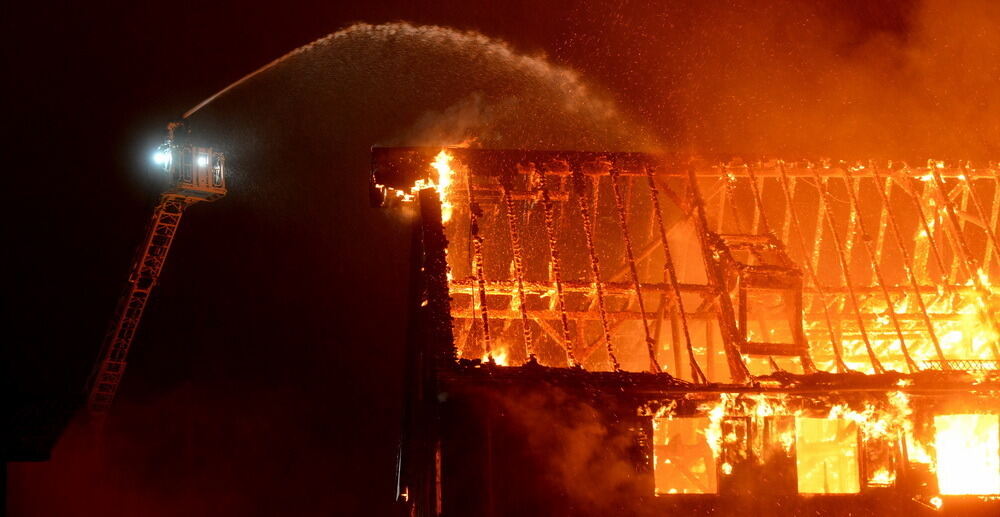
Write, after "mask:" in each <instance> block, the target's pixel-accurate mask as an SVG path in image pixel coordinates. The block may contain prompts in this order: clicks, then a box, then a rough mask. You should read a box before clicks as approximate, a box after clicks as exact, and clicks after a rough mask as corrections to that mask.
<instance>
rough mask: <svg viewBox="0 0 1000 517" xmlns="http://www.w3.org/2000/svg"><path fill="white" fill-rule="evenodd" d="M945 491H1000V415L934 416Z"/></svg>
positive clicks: (940, 478) (939, 469) (940, 476)
mask: <svg viewBox="0 0 1000 517" xmlns="http://www.w3.org/2000/svg"><path fill="white" fill-rule="evenodd" d="M934 428H935V436H934V444H935V448H936V449H937V477H938V487H939V489H940V492H941V493H942V494H983V495H988V494H1000V450H998V448H1000V415H977V414H970V415H937V416H935V417H934Z"/></svg>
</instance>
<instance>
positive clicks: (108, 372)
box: [87, 194, 193, 414]
mask: <svg viewBox="0 0 1000 517" xmlns="http://www.w3.org/2000/svg"><path fill="white" fill-rule="evenodd" d="M192 203H193V202H192V201H191V200H188V199H186V198H184V197H182V196H177V195H173V194H165V195H163V196H162V197H161V198H160V202H159V204H158V205H157V206H156V209H155V210H154V211H153V219H152V221H151V222H150V224H149V227H148V230H147V232H146V239H145V242H144V244H143V246H142V247H141V248H140V249H139V252H138V254H137V255H136V260H135V262H134V263H133V266H132V274H131V276H130V277H129V283H128V287H127V289H126V292H125V294H124V295H123V296H122V298H121V299H120V300H119V302H118V308H117V310H116V311H115V317H114V319H113V320H112V325H111V327H110V328H109V329H108V333H107V335H106V336H105V338H104V344H103V346H102V348H101V359H100V362H99V364H98V368H97V369H96V371H95V372H94V377H93V379H92V381H91V388H90V393H89V396H88V400H87V408H88V409H89V410H90V412H91V413H92V414H101V413H105V412H106V411H107V410H108V408H110V407H111V402H112V401H113V400H114V397H115V392H116V391H117V390H118V385H119V384H120V383H121V379H122V374H123V373H124V372H125V364H126V361H125V359H126V357H127V355H128V350H129V347H130V346H131V345H132V340H133V339H134V338H135V333H136V330H137V329H138V327H139V320H140V319H141V318H142V313H143V311H144V310H145V308H146V304H147V303H148V302H149V295H150V293H151V292H152V290H153V287H154V286H156V281H157V279H158V278H159V276H160V271H161V270H162V268H163V263H164V261H166V258H167V253H168V252H169V251H170V245H171V244H172V243H173V240H174V236H175V235H176V233H177V226H178V225H179V224H180V222H181V216H182V215H183V213H184V209H186V208H187V207H188V206H190V205H191V204H192Z"/></svg>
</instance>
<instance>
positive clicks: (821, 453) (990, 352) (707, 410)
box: [373, 148, 1000, 514]
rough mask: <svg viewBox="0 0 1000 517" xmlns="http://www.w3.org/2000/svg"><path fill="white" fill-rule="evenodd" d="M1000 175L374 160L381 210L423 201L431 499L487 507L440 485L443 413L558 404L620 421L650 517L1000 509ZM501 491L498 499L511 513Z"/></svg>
mask: <svg viewBox="0 0 1000 517" xmlns="http://www.w3.org/2000/svg"><path fill="white" fill-rule="evenodd" d="M998 174H1000V168H998V167H997V166H996V164H993V163H989V164H974V163H970V162H954V163H946V162H940V161H929V162H925V163H920V164H919V165H910V164H907V163H900V162H888V163H881V162H878V163H877V162H874V161H872V162H852V163H847V162H834V161H828V160H824V161H815V162H809V161H798V162H784V161H780V160H770V161H759V162H745V161H740V160H726V161H714V162H713V161H699V160H678V159H674V158H671V157H664V156H652V155H647V154H640V153H588V152H534V151H488V150H474V149H458V148H456V149H444V150H442V149H425V148H391V149H390V148H386V149H378V148H377V149H375V150H374V157H373V186H374V190H373V193H374V196H375V199H376V200H377V201H378V203H379V204H384V205H392V204H395V203H397V202H410V201H414V200H417V199H419V201H420V205H419V210H420V214H421V220H420V237H421V240H422V249H423V257H422V259H421V260H422V262H421V263H420V264H415V266H418V267H419V268H420V269H419V271H420V279H421V282H422V285H421V290H420V295H419V296H420V300H421V304H420V305H421V306H420V307H419V309H417V312H416V316H417V318H418V320H417V327H418V328H419V329H420V330H419V331H417V332H416V333H415V335H414V339H413V342H412V343H411V346H412V348H413V349H412V350H411V358H412V359H413V360H414V362H415V364H413V368H414V372H421V373H418V374H416V375H415V376H414V379H413V383H414V384H413V385H412V386H411V388H412V389H414V390H415V392H414V393H417V395H415V396H414V400H412V401H411V403H412V405H413V406H412V408H411V409H412V414H411V416H410V418H411V419H410V420H409V421H408V424H407V425H408V426H409V427H412V429H411V430H410V433H411V434H409V435H408V436H410V439H409V440H408V441H407V442H406V443H404V447H403V461H404V463H405V465H404V471H403V472H402V474H401V481H402V482H403V483H404V484H405V485H406V487H407V490H408V492H407V493H408V494H410V496H409V497H410V498H411V500H416V501H417V502H416V503H415V504H416V505H417V508H424V509H426V508H431V509H434V508H441V507H442V506H441V505H442V504H443V505H444V508H445V509H447V508H452V509H461V511H460V512H459V513H465V512H466V511H468V510H470V509H475V508H476V506H475V505H474V504H473V505H472V506H469V504H472V503H469V502H468V501H466V499H465V498H464V497H459V496H456V495H454V494H455V492H454V491H453V490H454V489H455V487H457V486H459V485H461V484H462V483H458V482H456V481H455V480H454V478H450V477H449V475H452V476H453V475H455V469H456V468H457V467H454V466H445V467H443V466H442V461H444V462H445V463H448V462H458V461H461V459H460V458H461V455H460V454H459V452H458V451H464V450H465V449H462V446H461V443H464V442H462V441H459V442H455V441H454V440H453V439H449V438H448V436H451V432H449V431H448V430H446V429H444V428H442V427H439V426H445V425H448V424H449V423H450V424H451V425H459V426H460V425H462V424H461V422H460V420H461V419H458V420H455V419H456V418H458V417H457V416H455V414H451V417H449V418H446V419H445V421H438V419H437V417H435V416H434V415H438V414H440V412H441V411H444V412H446V413H448V410H445V409H442V408H441V407H439V406H438V405H439V404H442V403H443V404H445V405H447V404H448V403H446V402H444V399H442V400H437V399H436V398H434V397H436V396H435V395H432V393H434V391H433V390H437V392H438V393H441V394H443V395H439V396H447V397H457V398H464V397H470V398H475V397H483V395H482V392H481V390H484V389H491V390H495V391H497V392H504V391H505V390H518V389H524V388H525V387H526V386H534V387H535V388H537V389H539V390H542V391H544V390H546V389H559V390H564V391H566V392H569V393H575V394H577V396H579V397H580V398H581V400H588V401H591V402H590V403H591V404H592V405H593V407H594V408H595V409H596V410H597V411H599V412H601V411H603V412H605V413H606V414H609V415H615V416H614V418H612V419H611V421H610V422H611V423H608V425H609V426H610V427H611V428H616V429H617V428H618V427H621V426H625V427H626V429H624V430H621V429H619V431H620V432H621V433H624V434H625V435H628V436H633V437H634V439H635V444H636V445H635V448H634V451H633V452H634V455H635V457H634V458H633V460H634V463H635V465H634V478H635V480H634V481H633V482H632V484H633V485H634V487H633V489H635V490H637V491H638V492H640V493H641V492H644V491H645V495H644V496H642V497H643V498H644V499H643V500H647V504H649V505H652V507H657V508H661V507H663V508H667V507H669V508H681V509H686V511H700V509H706V511H708V510H707V509H709V508H715V509H720V508H721V509H724V508H726V507H727V506H726V504H727V503H726V502H725V501H724V500H722V499H718V498H719V497H722V498H724V497H725V496H733V497H738V496H740V495H754V494H759V493H760V492H761V491H762V490H767V491H768V492H769V493H772V494H774V496H775V497H779V498H781V497H784V498H785V499H782V501H784V502H781V501H777V500H775V501H772V503H773V504H775V505H777V506H782V505H785V507H786V509H788V508H790V509H791V510H790V511H791V513H796V512H805V511H807V510H808V511H813V510H816V511H825V510H823V509H824V508H827V506H829V505H830V504H831V503H830V502H829V500H823V499H819V500H814V499H801V498H799V499H795V500H794V501H797V502H794V503H790V502H788V501H789V500H790V499H788V498H795V497H798V496H799V494H801V495H808V494H825V495H832V494H842V495H845V496H846V495H852V496H853V497H855V498H856V501H866V502H865V503H864V504H862V503H856V504H861V506H859V508H867V509H868V510H871V508H873V507H874V506H872V505H875V506H878V504H883V503H878V504H876V503H874V502H872V501H883V500H884V501H891V502H892V503H891V504H894V505H896V506H894V507H893V508H897V509H903V508H905V505H906V504H915V505H918V506H920V507H923V508H931V509H935V510H937V509H944V510H949V508H955V507H963V506H962V505H963V504H967V503H968V501H970V500H971V501H973V503H974V504H979V505H985V506H984V507H990V506H989V505H991V504H992V505H995V503H996V501H997V495H998V494H1000V437H998V433H1000V422H998V414H1000V404H998V403H997V402H996V398H995V394H996V390H997V389H998V381H1000V369H998V363H1000V356H998V354H1000V352H998V348H997V337H998V334H997V332H998V326H997V325H998V324H997V321H996V317H995V314H994V312H995V310H996V308H997V306H998V302H1000V300H998V298H997V294H998V292H997V291H996V290H995V289H994V287H993V286H992V284H991V282H990V279H991V278H993V277H996V276H997V275H998V274H1000V241H998V238H997V227H998V223H1000V215H998V214H1000V177H998ZM473 394H477V395H473ZM487 398H488V397H487ZM489 418H497V416H496V415H494V416H493V417H489ZM602 418H606V417H602ZM434 422H437V423H434ZM626 424H627V425H626ZM482 425H484V426H485V427H482V428H477V429H478V431H479V432H485V433H487V434H488V433H491V432H492V431H491V430H490V429H491V428H490V426H489V424H488V423H487V424H482ZM418 429H420V430H418ZM414 436H419V437H420V438H419V439H418V438H414ZM483 439H484V440H487V441H488V440H490V438H489V437H484V438H483ZM465 440H468V438H465ZM490 447H493V446H492V445H491V446H490ZM449 448H450V449H451V451H450V452H449ZM490 450H492V449H490ZM430 451H436V452H430ZM431 457H434V458H436V459H434V460H433V461H431V460H430V459H429V458H431ZM442 458H444V459H442ZM485 468H489V469H491V473H490V474H483V476H484V478H483V479H482V482H481V483H480V484H479V485H477V486H478V487H479V488H480V489H483V490H491V491H492V490H501V491H502V490H503V489H504V488H503V487H504V486H505V485H504V484H503V483H500V484H499V485H497V483H498V481H496V480H495V478H494V477H493V476H494V475H493V474H492V471H493V470H496V469H495V468H493V467H485ZM442 469H444V470H442ZM448 472H451V474H448ZM443 473H444V474H443ZM442 476H443V477H442ZM449 484H451V485H452V490H450V489H449ZM635 487H640V488H635ZM642 487H646V488H642ZM647 490H648V491H647ZM414 494H417V495H414ZM449 494H451V495H449ZM693 494H701V495H700V496H698V497H707V496H706V494H715V496H712V497H714V498H716V499H712V500H711V501H709V502H706V500H702V499H698V500H692V499H690V498H691V497H694V496H693ZM654 495H655V496H656V497H655V498H653V499H651V500H649V499H648V498H649V497H653V496H654ZM442 498H443V500H442ZM462 501H465V502H462ZM802 501H808V502H802ZM823 501H827V502H825V503H824V502H823ZM631 504H639V503H631ZM845 504H855V503H850V502H848V503H845ZM885 504H889V503H885ZM428 505H429V506H428ZM685 505H686V506H685ZM713 505H714V506H713ZM788 505H791V506H788ZM810 505H812V506H810ZM823 505H827V506H823ZM865 505H867V506H865ZM900 505H903V506H900ZM882 508H885V506H882ZM991 508H995V506H994V507H991ZM429 513H430V514H432V513H433V512H429ZM765 513H766V512H765Z"/></svg>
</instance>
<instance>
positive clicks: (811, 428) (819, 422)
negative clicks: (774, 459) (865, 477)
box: [795, 417, 861, 494]
mask: <svg viewBox="0 0 1000 517" xmlns="http://www.w3.org/2000/svg"><path fill="white" fill-rule="evenodd" d="M795 454H796V457H795V466H796V468H797V473H798V482H799V483H798V487H799V493H802V494H855V493H857V492H858V491H859V490H860V488H861V487H860V483H859V480H858V426H857V424H855V423H854V422H851V421H848V420H840V419H829V418H801V417H800V418H797V419H795Z"/></svg>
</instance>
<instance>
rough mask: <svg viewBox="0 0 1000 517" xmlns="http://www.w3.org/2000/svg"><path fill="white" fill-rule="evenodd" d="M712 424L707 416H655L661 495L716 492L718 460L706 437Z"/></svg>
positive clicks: (655, 465) (655, 466) (657, 480)
mask: <svg viewBox="0 0 1000 517" xmlns="http://www.w3.org/2000/svg"><path fill="white" fill-rule="evenodd" d="M708 427H709V421H708V419H707V418H675V419H667V418H656V419H654V420H653V458H654V459H653V471H654V476H655V483H656V493H657V495H664V494H714V493H715V492H716V490H717V476H716V461H715V456H714V455H713V453H712V449H711V447H709V442H708V439H707V438H706V437H705V431H706V429H708Z"/></svg>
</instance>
